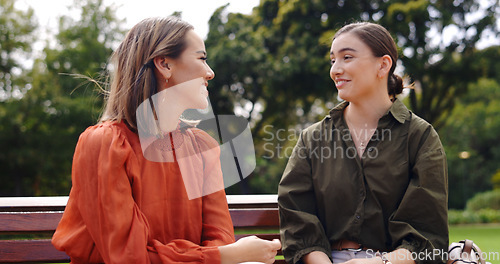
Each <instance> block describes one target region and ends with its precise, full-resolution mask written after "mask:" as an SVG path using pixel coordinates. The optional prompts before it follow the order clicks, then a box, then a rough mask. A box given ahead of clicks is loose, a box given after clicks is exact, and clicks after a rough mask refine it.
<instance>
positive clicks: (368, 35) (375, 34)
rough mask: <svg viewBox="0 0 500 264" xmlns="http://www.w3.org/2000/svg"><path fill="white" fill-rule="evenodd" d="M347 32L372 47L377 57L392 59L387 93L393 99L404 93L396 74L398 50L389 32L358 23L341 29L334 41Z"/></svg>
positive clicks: (378, 27)
mask: <svg viewBox="0 0 500 264" xmlns="http://www.w3.org/2000/svg"><path fill="white" fill-rule="evenodd" d="M347 32H351V33H353V34H355V35H356V36H357V37H358V38H359V39H361V41H363V43H365V44H366V45H367V46H368V47H370V49H371V51H372V53H373V55H374V56H375V57H382V56H384V55H389V56H390V57H391V59H392V66H391V69H390V71H389V78H388V79H387V90H388V91H387V92H388V93H389V95H391V96H393V97H395V96H396V95H398V94H400V93H401V92H403V88H404V87H403V79H402V78H401V77H400V76H398V75H396V74H394V70H395V69H396V63H397V61H398V49H397V46H396V43H395V42H394V39H393V38H392V36H391V34H390V33H389V31H387V29H385V28H384V27H383V26H381V25H378V24H374V23H370V22H356V23H352V24H348V25H345V26H344V27H342V28H341V29H339V30H338V31H337V33H335V36H334V37H333V39H335V38H337V37H338V36H340V35H341V34H344V33H347Z"/></svg>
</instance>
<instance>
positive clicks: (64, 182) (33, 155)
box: [0, 0, 124, 196]
mask: <svg viewBox="0 0 500 264" xmlns="http://www.w3.org/2000/svg"><path fill="white" fill-rule="evenodd" d="M71 8H74V9H76V10H80V11H81V14H80V17H79V19H78V20H75V19H74V18H71V17H69V16H62V17H60V18H59V33H58V34H57V36H55V40H56V45H53V46H52V45H51V44H50V41H49V42H47V44H46V48H45V49H44V50H43V53H44V56H43V57H41V58H38V59H36V60H35V63H34V66H33V70H32V71H31V73H30V76H29V77H30V79H31V89H30V90H29V91H28V92H27V93H26V94H25V95H24V96H23V98H22V99H20V100H15V101H14V100H13V101H12V102H9V105H8V107H6V108H5V110H4V111H3V112H0V117H1V120H2V132H1V133H0V134H1V136H0V140H1V142H2V146H7V149H8V150H9V151H7V155H6V156H2V157H1V159H2V160H1V161H0V164H2V167H3V168H2V170H1V171H0V177H1V178H2V182H8V183H9V184H10V185H3V186H2V187H0V188H1V192H2V193H4V194H7V195H16V196H19V195H21V196H26V195H63V194H68V192H69V187H70V182H71V160H72V159H71V158H72V156H73V151H74V147H75V145H76V142H77V140H78V135H79V134H80V133H81V132H82V131H83V130H84V129H85V128H86V127H88V126H89V125H92V124H94V123H95V122H96V120H97V118H98V117H99V112H100V110H101V108H102V97H101V96H100V95H99V89H98V88H97V87H96V85H94V84H93V82H89V81H86V80H85V78H83V79H82V78H75V76H87V77H89V78H92V79H96V80H99V74H100V73H102V72H103V71H104V72H105V71H106V70H107V60H108V58H109V56H110V55H111V51H112V47H113V45H116V43H117V41H118V40H119V39H121V38H122V36H123V33H124V31H123V29H121V27H122V22H123V21H120V20H118V19H117V18H116V16H115V10H116V8H114V7H113V6H104V4H103V1H102V0H90V1H84V0H75V1H74V3H73V5H72V7H71Z"/></svg>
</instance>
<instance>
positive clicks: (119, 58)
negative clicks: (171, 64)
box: [100, 17, 193, 132]
mask: <svg viewBox="0 0 500 264" xmlns="http://www.w3.org/2000/svg"><path fill="white" fill-rule="evenodd" d="M192 29H193V26H192V25H190V24H189V23H187V22H185V21H182V20H181V19H180V18H178V17H167V18H147V19H144V20H142V21H141V22H139V23H138V24H137V25H135V26H134V27H133V28H132V29H131V30H130V31H129V32H128V33H127V35H126V36H125V39H124V40H123V41H122V43H121V44H120V46H119V47H118V48H117V49H116V50H115V51H114V52H113V55H112V56H111V59H110V61H111V65H112V67H113V68H112V72H113V73H112V74H111V76H110V77H111V85H110V89H109V92H108V94H107V100H106V106H105V109H104V112H103V115H102V116H101V119H100V122H104V121H122V120H123V121H124V122H126V124H127V125H128V126H129V128H130V129H131V130H132V131H134V132H137V120H136V110H137V108H138V107H139V105H140V104H141V103H142V102H144V101H145V100H146V99H148V98H150V97H151V96H152V95H154V94H155V93H157V92H158V87H157V83H156V76H155V73H154V67H155V66H154V63H153V59H154V58H156V57H158V56H165V57H169V58H172V59H176V58H178V57H179V56H180V55H181V53H182V52H183V51H184V50H185V49H186V41H185V36H186V33H187V32H188V31H189V30H192Z"/></svg>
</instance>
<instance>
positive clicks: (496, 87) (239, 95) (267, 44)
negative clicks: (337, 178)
mask: <svg viewBox="0 0 500 264" xmlns="http://www.w3.org/2000/svg"><path fill="white" fill-rule="evenodd" d="M15 1H16V0H0V4H1V6H0V53H1V54H0V55H1V56H0V147H1V151H0V182H1V184H0V196H48V195H68V193H69V190H70V188H71V161H72V155H73V151H74V147H75V145H76V142H77V140H78V136H79V134H80V133H81V132H83V130H84V129H85V128H86V127H88V126H90V125H93V124H95V123H96V121H97V119H98V118H99V114H100V112H101V110H102V103H103V95H102V93H101V91H100V89H99V86H101V87H105V82H106V81H107V80H106V79H105V78H104V77H103V76H105V75H106V73H107V71H109V70H111V69H110V68H109V67H108V58H109V56H110V55H111V52H112V49H113V47H116V44H117V43H119V41H120V40H121V39H122V38H123V36H124V34H125V33H126V31H127V30H128V29H127V28H124V21H123V20H121V19H119V18H118V17H117V16H116V7H113V6H106V5H105V3H104V1H103V0H74V3H73V5H72V8H73V9H74V10H77V11H79V13H80V14H81V16H80V17H74V16H66V15H62V16H61V17H60V18H59V20H58V21H59V26H58V29H57V33H56V34H55V35H54V36H53V38H54V39H55V44H54V43H50V42H49V41H47V42H46V43H45V46H44V48H43V50H42V52H38V53H35V52H33V49H32V47H33V43H34V42H35V41H37V40H39V39H40V36H38V35H37V33H36V32H37V31H36V29H37V28H38V27H39V24H38V21H37V20H36V19H35V17H34V12H35V11H34V10H28V11H24V10H17V9H16V8H15V7H14V3H15ZM499 6H500V5H499V1H498V0H482V1H475V0H412V1H402V0H383V1H375V0H349V1H345V0H336V1H331V0H261V1H260V4H259V5H258V6H256V7H255V8H254V9H253V12H252V13H251V14H248V15H245V14H240V13H229V12H227V11H226V10H225V9H226V8H227V6H222V7H220V8H218V9H217V10H216V11H215V12H214V13H213V15H212V17H211V19H210V21H209V32H208V35H207V37H206V46H207V51H208V54H209V61H208V62H209V64H210V66H211V67H212V68H213V69H214V71H215V72H216V78H215V79H214V80H212V81H211V82H210V87H209V90H210V100H211V102H212V104H213V107H214V111H215V113H216V114H235V113H236V114H237V115H241V116H244V117H246V118H248V120H249V122H250V124H251V129H252V133H253V138H254V144H255V149H256V158H257V167H256V169H255V171H254V172H253V174H252V175H250V176H249V177H248V178H247V179H246V180H245V181H243V182H241V183H238V184H236V185H234V186H232V187H230V188H228V189H227V192H228V193H231V194H240V193H276V192H277V185H278V182H279V179H280V178H281V173H282V172H283V169H284V167H285V165H286V162H287V160H288V159H287V158H288V157H289V155H290V153H291V150H292V148H293V146H294V145H295V143H296V140H297V139H298V134H299V133H300V131H301V129H303V128H304V127H306V126H308V125H310V124H312V123H314V122H316V121H319V120H321V119H322V118H323V117H324V116H325V115H326V114H327V113H328V109H330V108H332V107H333V106H334V105H335V104H337V103H338V99H337V97H336V89H335V87H334V84H333V82H332V81H331V80H330V77H329V67H330V65H329V63H330V62H329V46H330V44H331V39H332V37H333V35H334V33H335V30H336V29H338V28H340V27H341V26H342V25H344V24H345V23H347V22H352V21H374V22H376V23H379V24H381V25H383V26H385V27H386V28H387V29H388V30H389V31H390V32H391V33H392V34H393V37H394V38H395V40H396V42H397V44H398V46H399V48H400V60H399V61H398V71H399V73H400V74H401V75H406V76H407V78H408V82H409V83H415V89H412V90H409V91H405V94H404V96H403V97H402V98H401V99H402V100H403V101H404V102H405V104H406V105H407V106H408V107H409V108H410V109H411V110H412V111H413V112H415V113H416V114H418V115H419V116H421V117H423V118H424V119H426V120H427V121H429V122H430V123H432V124H433V125H434V127H435V128H436V129H437V131H438V133H439V134H440V136H441V139H442V142H443V144H444V146H445V149H446V152H447V156H448V165H449V187H450V196H449V197H450V198H449V207H450V208H452V209H464V208H465V207H466V204H467V201H468V200H469V199H470V198H471V197H473V196H474V195H476V194H478V193H483V192H488V191H491V190H493V189H495V188H497V189H499V188H500V162H499V161H500V135H499V133H498V132H499V131H500V74H499V73H500V40H499V39H500V22H499V21H500V7H499ZM176 14H177V15H180V16H182V14H181V13H176ZM450 32H453V33H450ZM488 36H489V38H490V39H491V38H493V41H492V42H491V41H490V43H488V44H487V45H484V42H481V40H484V39H485V38H487V37H488ZM27 59H29V60H32V61H33V64H32V65H28V66H27V65H26V63H23V62H24V61H26V60H27ZM82 75H83V76H86V77H88V78H90V79H93V80H97V81H98V82H99V83H98V84H99V85H96V83H94V82H92V81H89V80H87V79H85V78H81V77H77V76H82ZM494 210H497V211H498V208H497V209H494ZM457 217H458V216H457ZM492 217H493V218H494V217H495V216H492Z"/></svg>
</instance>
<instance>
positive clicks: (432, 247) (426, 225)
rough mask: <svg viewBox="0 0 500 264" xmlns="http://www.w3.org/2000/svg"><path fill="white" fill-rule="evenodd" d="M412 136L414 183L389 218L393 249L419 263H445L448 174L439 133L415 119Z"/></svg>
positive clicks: (411, 173)
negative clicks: (403, 249)
mask: <svg viewBox="0 0 500 264" xmlns="http://www.w3.org/2000/svg"><path fill="white" fill-rule="evenodd" d="M411 122H412V123H411V127H410V132H409V133H410V136H409V143H408V144H409V149H410V160H413V162H412V163H413V164H410V165H411V166H412V167H411V169H410V170H411V171H410V175H411V177H410V182H409V185H408V187H407V190H406V192H405V194H404V196H403V199H402V201H401V203H400V205H399V207H398V209H397V210H396V211H395V212H394V213H393V214H392V215H391V216H390V218H389V226H388V227H389V233H390V235H391V237H392V238H393V247H395V248H396V247H397V248H406V249H408V250H409V251H410V252H412V253H413V255H412V257H413V258H414V260H415V261H416V263H442V262H443V261H444V260H443V257H445V256H444V254H446V253H447V249H448V214H447V212H448V205H447V200H448V173H447V164H446V155H445V153H444V149H443V146H442V145H441V141H440V140H439V136H438V134H437V133H436V131H435V130H434V129H433V128H432V126H430V125H429V124H427V123H425V122H422V120H420V119H415V118H414V119H412V121H411Z"/></svg>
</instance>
